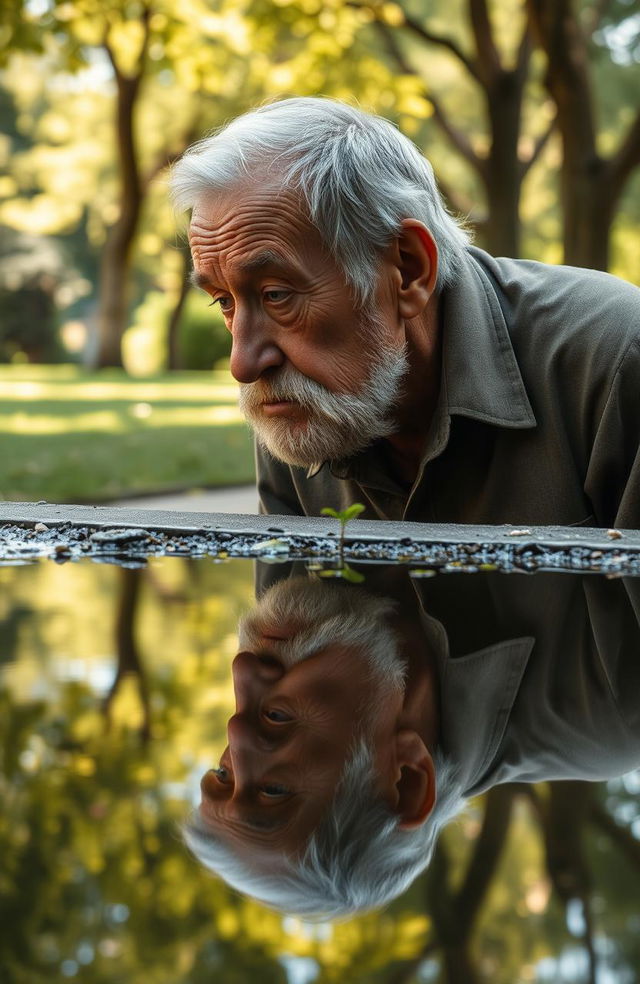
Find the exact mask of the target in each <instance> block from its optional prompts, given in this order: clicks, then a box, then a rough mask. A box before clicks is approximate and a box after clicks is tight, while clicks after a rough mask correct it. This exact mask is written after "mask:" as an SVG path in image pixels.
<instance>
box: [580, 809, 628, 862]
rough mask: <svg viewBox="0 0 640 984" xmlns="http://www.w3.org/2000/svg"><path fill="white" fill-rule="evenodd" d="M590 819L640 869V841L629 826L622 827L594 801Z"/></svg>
mask: <svg viewBox="0 0 640 984" xmlns="http://www.w3.org/2000/svg"><path fill="white" fill-rule="evenodd" d="M590 819H591V821H592V823H594V824H595V825H596V827H598V828H599V829H600V830H601V831H602V832H603V833H605V834H606V835H607V837H609V839H610V840H611V841H613V843H614V844H615V846H616V847H618V848H619V849H620V851H622V853H623V854H624V855H625V856H626V858H627V860H628V861H630V862H631V864H633V865H634V866H635V867H636V868H638V869H639V870H640V841H638V840H636V838H635V837H634V836H633V834H632V833H631V831H630V830H629V829H628V828H627V827H621V826H620V824H619V823H616V821H615V820H614V819H613V817H612V816H610V815H609V814H608V813H607V811H606V810H605V809H604V808H603V807H602V806H601V805H600V804H599V803H593V804H592V806H591V811H590Z"/></svg>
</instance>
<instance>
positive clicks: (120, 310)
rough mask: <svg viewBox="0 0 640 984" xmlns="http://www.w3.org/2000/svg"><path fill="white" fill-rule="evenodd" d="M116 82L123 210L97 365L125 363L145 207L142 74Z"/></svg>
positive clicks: (103, 294) (108, 254)
mask: <svg viewBox="0 0 640 984" xmlns="http://www.w3.org/2000/svg"><path fill="white" fill-rule="evenodd" d="M114 70H115V75H116V84H117V109H116V113H117V121H116V122H117V138H118V139H117V145H118V162H119V170H120V214H119V216H118V219H117V221H116V222H115V224H114V225H113V226H112V227H111V228H110V229H109V232H108V234H107V241H106V243H105V246H104V250H103V253H102V262H101V265H100V288H99V302H98V354H97V366H98V367H99V368H103V367H106V366H122V353H121V342H122V336H123V334H124V331H125V329H126V327H127V319H128V313H129V268H130V258H131V250H132V246H133V242H134V239H135V235H136V232H137V228H138V222H139V219H140V211H141V207H142V200H143V194H142V187H141V182H140V175H139V168H138V159H137V155H136V147H135V140H134V132H133V118H134V111H135V105H136V99H137V95H138V92H139V88H140V81H141V77H142V76H141V74H139V75H136V76H134V77H127V76H124V75H122V74H121V73H120V72H119V71H118V69H117V68H116V67H115V65H114Z"/></svg>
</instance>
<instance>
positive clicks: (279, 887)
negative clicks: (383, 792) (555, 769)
mask: <svg viewBox="0 0 640 984" xmlns="http://www.w3.org/2000/svg"><path fill="white" fill-rule="evenodd" d="M434 764H435V770H436V790H437V798H436V803H435V806H434V808H433V810H432V812H431V814H430V816H429V817H428V818H427V820H426V821H425V822H424V823H423V824H421V825H420V826H419V827H417V828H415V829H412V830H404V829H401V828H400V826H399V824H400V820H399V818H398V816H397V815H395V814H394V813H392V812H391V810H390V808H389V807H388V806H387V805H386V804H385V803H384V802H383V801H382V800H381V799H380V797H379V795H377V794H376V793H375V792H374V783H375V772H374V768H373V756H372V754H371V751H370V750H369V748H368V747H367V744H366V742H365V741H364V740H362V739H361V740H359V742H358V743H357V744H356V746H355V750H354V752H353V754H352V755H351V757H350V759H349V761H348V763H347V765H346V767H345V769H344V771H343V775H342V778H341V781H340V784H339V786H338V788H337V791H336V795H335V797H334V800H333V803H332V804H331V806H330V807H329V810H328V812H327V814H326V815H325V817H324V818H323V819H321V820H320V822H319V824H318V827H317V828H316V830H315V831H314V832H313V834H312V835H311V837H310V839H309V841H308V843H307V846H306V848H305V850H304V852H303V853H302V854H301V855H300V856H299V857H295V856H291V855H287V854H284V853H280V854H279V855H277V856H274V857H272V858H270V861H269V866H268V868H266V869H265V868H259V867H257V866H255V865H252V864H251V862H250V861H249V860H247V859H246V858H243V857H242V856H241V853H240V852H241V849H240V850H239V849H238V848H237V847H233V846H232V845H231V844H230V843H229V842H225V840H224V838H223V837H221V836H219V835H218V834H217V833H216V832H215V831H213V830H212V829H211V827H209V826H208V825H207V824H206V823H205V822H204V820H203V819H202V817H201V816H200V814H199V813H194V814H193V815H192V816H191V817H190V818H189V820H188V821H187V822H186V823H185V824H184V826H183V829H182V833H183V837H184V839H185V841H186V843H187V845H188V847H189V848H190V849H191V851H192V852H193V854H194V855H195V856H196V857H197V858H198V860H199V861H200V862H201V863H202V864H203V865H205V867H207V868H209V869H210V870H212V871H214V872H215V873H216V874H217V875H218V876H219V877H220V878H222V879H223V881H225V882H226V883H227V884H228V885H230V886H231V887H232V888H235V889H236V890H237V891H239V892H242V893H243V894H245V895H249V896H250V897H252V898H255V899H257V900H258V901H260V902H262V903H263V904H264V905H266V906H268V907H269V908H271V909H276V910H277V911H280V912H286V913H289V914H292V915H296V916H300V917H302V918H305V919H344V918H347V917H349V916H353V915H356V914H358V913H362V912H366V911H368V910H371V909H375V908H379V907H380V906H383V905H386V904H387V903H389V902H391V901H392V900H393V899H395V898H397V897H398V896H399V895H400V894H401V893H402V892H404V891H405V889H407V888H408V887H409V885H410V884H411V883H412V882H413V881H414V879H415V878H417V876H418V875H419V874H421V873H422V871H424V869H425V868H426V867H427V866H428V864H429V862H430V860H431V857H432V855H433V851H434V848H435V844H436V841H437V838H438V834H439V832H440V830H441V828H442V827H443V826H444V824H445V823H447V822H448V821H449V820H451V819H452V818H453V817H454V816H455V815H456V814H457V813H459V812H460V810H461V809H462V808H463V806H464V805H465V802H466V800H465V799H464V797H463V795H462V790H461V788H460V785H459V784H458V783H457V782H456V777H455V771H454V768H453V766H452V765H451V763H449V762H448V761H447V760H446V759H445V757H444V756H443V755H442V753H441V752H440V750H438V749H436V750H435V753H434Z"/></svg>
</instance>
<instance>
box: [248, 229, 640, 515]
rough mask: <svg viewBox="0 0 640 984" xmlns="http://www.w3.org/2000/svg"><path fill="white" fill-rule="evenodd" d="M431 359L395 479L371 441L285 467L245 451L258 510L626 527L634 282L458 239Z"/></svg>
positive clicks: (635, 405) (638, 382)
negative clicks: (429, 401)
mask: <svg viewBox="0 0 640 984" xmlns="http://www.w3.org/2000/svg"><path fill="white" fill-rule="evenodd" d="M440 301H441V319H442V322H441V323H442V370H441V384H440V393H439V398H438V404H437V407H436V410H435V413H434V415H433V419H432V420H431V422H430V424H429V425H428V436H427V440H426V444H425V449H424V453H423V456H422V461H421V464H420V468H419V471H418V475H417V478H416V480H415V482H414V484H413V487H412V488H411V489H410V490H409V491H407V490H406V489H405V488H403V487H402V486H401V485H400V484H399V483H398V482H397V481H396V480H395V479H394V477H393V475H392V474H391V470H390V468H389V467H388V465H387V458H386V456H385V450H384V445H385V442H384V441H378V442H376V443H375V444H373V445H371V446H370V447H368V448H366V449H365V450H364V451H362V452H360V453H359V454H357V455H355V456H353V457H351V458H348V459H344V460H334V461H325V462H318V463H317V464H316V465H314V466H312V467H311V468H309V469H304V468H297V467H291V466H289V465H285V464H282V463H281V462H278V461H276V460H275V459H273V458H272V457H271V456H270V455H269V454H268V453H267V452H265V451H262V450H261V449H258V450H257V478H258V491H259V496H260V508H261V512H263V513H269V514H281V515H292V514H293V515H307V516H317V515H320V511H321V509H322V508H323V507H324V506H332V507H333V508H334V509H342V508H345V507H346V506H347V505H349V504H351V503H353V502H362V503H364V504H365V505H366V512H365V513H364V514H363V518H368V519H390V520H398V519H406V520H413V521H417V522H430V523H444V522H453V523H474V524H480V523H513V524H518V525H520V524H531V525H583V526H600V527H603V526H607V527H608V526H616V527H618V528H628V529H638V528H640V450H639V449H640V289H638V288H637V287H634V286H632V285H631V284H628V283H626V282H625V281H622V280H619V279H618V278H616V277H613V276H610V275H609V274H606V273H600V272H597V271H593V270H583V269H578V268H573V267H562V266H548V265H546V264H542V263H536V262H533V261H529V260H512V259H504V258H501V259H494V258H493V257H491V256H489V254H487V253H485V252H483V251H482V250H480V249H477V248H475V247H471V248H469V249H468V250H467V252H466V256H465V260H464V264H463V270H462V273H461V275H460V277H459V278H458V280H457V282H456V284H455V285H454V286H452V287H449V288H446V289H445V290H444V291H443V293H442V294H441V296H440Z"/></svg>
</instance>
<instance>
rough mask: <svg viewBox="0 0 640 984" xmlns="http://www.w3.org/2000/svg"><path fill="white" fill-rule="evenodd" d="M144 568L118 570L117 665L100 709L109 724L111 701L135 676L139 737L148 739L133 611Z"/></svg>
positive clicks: (145, 696) (146, 688)
mask: <svg viewBox="0 0 640 984" xmlns="http://www.w3.org/2000/svg"><path fill="white" fill-rule="evenodd" d="M143 574H144V570H127V569H125V568H123V569H120V570H119V582H120V583H119V589H118V597H117V602H116V624H115V641H116V654H117V659H118V662H117V666H116V673H115V676H114V678H113V683H112V684H111V686H110V687H109V690H108V691H107V694H106V696H105V698H104V701H103V704H102V709H103V712H104V714H105V717H106V720H107V726H109V725H110V724H111V708H112V706H113V701H114V699H115V697H116V696H117V694H118V691H119V690H120V688H121V686H122V683H123V681H124V680H125V679H126V677H134V679H135V681H136V683H137V689H138V696H139V698H140V704H141V706H142V724H141V726H140V737H141V739H142V741H144V742H147V741H148V740H149V738H150V737H151V715H150V709H149V686H148V683H147V677H146V674H145V671H144V667H143V665H142V661H141V659H140V650H139V648H138V644H137V642H136V624H135V623H136V613H137V611H138V601H139V598H140V582H141V580H142V576H143Z"/></svg>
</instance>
